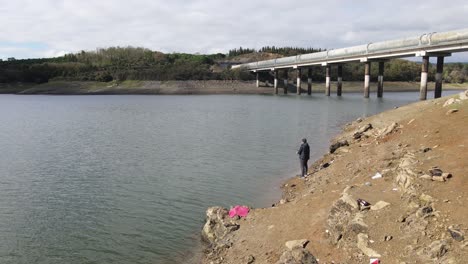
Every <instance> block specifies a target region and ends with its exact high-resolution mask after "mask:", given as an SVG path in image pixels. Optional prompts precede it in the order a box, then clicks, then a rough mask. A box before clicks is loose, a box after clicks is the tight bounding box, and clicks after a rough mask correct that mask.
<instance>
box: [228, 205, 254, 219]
mask: <svg viewBox="0 0 468 264" xmlns="http://www.w3.org/2000/svg"><path fill="white" fill-rule="evenodd" d="M249 210H250V209H249V208H248V207H247V206H242V205H236V206H234V207H233V208H232V209H231V210H229V217H231V218H233V217H234V216H236V215H238V216H240V217H246V216H247V214H249Z"/></svg>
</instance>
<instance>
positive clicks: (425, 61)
mask: <svg viewBox="0 0 468 264" xmlns="http://www.w3.org/2000/svg"><path fill="white" fill-rule="evenodd" d="M428 68H429V56H423V57H422V64H421V86H420V89H419V100H426V99H427V71H428Z"/></svg>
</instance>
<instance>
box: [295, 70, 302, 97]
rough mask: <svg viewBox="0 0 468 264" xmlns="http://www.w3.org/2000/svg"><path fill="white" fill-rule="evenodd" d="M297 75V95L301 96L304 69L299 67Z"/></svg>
mask: <svg viewBox="0 0 468 264" xmlns="http://www.w3.org/2000/svg"><path fill="white" fill-rule="evenodd" d="M296 74H297V79H296V93H297V94H298V95H300V94H301V92H302V91H301V74H302V69H301V68H299V67H297V69H296Z"/></svg>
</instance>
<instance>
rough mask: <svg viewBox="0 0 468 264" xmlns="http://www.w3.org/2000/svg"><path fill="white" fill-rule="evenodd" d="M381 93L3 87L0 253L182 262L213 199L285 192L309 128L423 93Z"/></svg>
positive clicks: (0, 257)
mask: <svg viewBox="0 0 468 264" xmlns="http://www.w3.org/2000/svg"><path fill="white" fill-rule="evenodd" d="M373 96H375V94H373ZM384 96H385V98H383V99H382V100H378V99H376V98H371V99H370V100H365V99H363V98H362V96H361V94H344V96H343V97H342V98H337V97H334V96H332V97H329V98H327V97H325V96H323V95H316V94H314V95H313V96H312V97H309V96H301V97H297V96H294V95H289V96H256V95H248V96H247V95H245V96H244V95H204V96H201V95H198V96H132V95H128V96H127V95H119V96H41V95H39V96H17V95H0V146H1V151H0V237H1V242H0V263H44V264H54V263H57V264H58V263H60V264H61V263H72V264H74V263H80V264H81V263H99V264H101V263H122V264H130V263H131V264H136V263H174V262H179V261H180V259H182V258H184V257H186V255H187V254H188V251H189V250H190V249H191V248H192V247H193V246H194V245H195V244H196V242H197V241H198V240H199V232H200V230H201V228H202V226H203V223H204V214H205V210H206V208H207V207H209V206H213V205H221V206H225V207H229V206H231V205H236V204H245V205H249V206H254V207H260V206H269V205H271V203H273V202H274V201H275V200H277V199H278V198H279V197H280V191H279V185H280V183H281V182H282V181H283V180H285V179H287V178H288V177H291V176H294V175H295V174H297V173H298V172H299V164H298V160H297V157H296V155H295V152H296V150H297V148H298V146H299V141H300V139H301V138H303V137H307V138H308V140H309V144H310V145H311V151H312V153H311V154H312V155H311V156H312V160H314V159H317V158H318V157H320V156H321V155H322V154H323V153H324V152H326V151H327V147H328V145H329V140H330V138H331V137H332V136H333V135H336V134H337V133H338V132H339V131H340V127H341V126H342V125H343V124H344V123H346V122H349V121H351V120H354V119H356V118H357V117H360V116H365V115H371V114H374V113H378V112H381V111H383V110H386V109H390V108H393V107H395V106H400V105H404V104H407V103H409V102H412V101H416V100H417V99H418V94H417V93H386V94H385V95H384Z"/></svg>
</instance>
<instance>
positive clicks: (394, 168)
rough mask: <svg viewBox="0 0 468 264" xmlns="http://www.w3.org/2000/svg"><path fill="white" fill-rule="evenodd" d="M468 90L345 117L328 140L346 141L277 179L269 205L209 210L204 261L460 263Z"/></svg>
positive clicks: (467, 186)
mask: <svg viewBox="0 0 468 264" xmlns="http://www.w3.org/2000/svg"><path fill="white" fill-rule="evenodd" d="M467 95H468V91H466V92H464V93H463V95H456V96H455V98H457V100H459V101H456V100H454V99H452V101H454V103H452V104H450V105H446V106H444V104H445V102H446V101H447V100H449V98H447V97H445V98H440V99H437V100H430V101H424V102H418V103H414V104H411V105H407V106H404V107H400V108H398V109H394V110H391V111H387V112H384V113H381V114H378V115H376V116H372V117H369V118H365V119H364V120H357V121H355V122H353V123H351V124H348V125H347V126H346V127H345V128H344V131H343V133H342V134H341V135H339V136H338V137H337V138H335V139H334V140H333V142H334V143H335V142H341V144H339V145H344V146H342V147H339V148H338V149H337V150H336V151H335V152H334V153H333V154H330V153H329V154H326V155H325V156H324V157H323V158H322V159H320V160H318V161H317V162H315V163H314V165H313V166H311V167H312V169H311V173H310V175H309V176H308V177H307V178H306V179H305V180H304V179H299V178H293V179H291V180H289V181H288V182H287V183H285V184H284V186H283V190H284V197H283V199H282V200H281V201H280V202H278V203H277V204H275V205H274V206H273V207H271V208H259V209H252V210H251V211H250V213H249V215H248V216H247V217H246V218H242V219H235V218H233V219H231V218H229V216H227V215H226V212H227V211H226V209H223V208H219V207H214V208H210V209H209V210H208V212H207V213H208V221H207V224H206V225H205V227H204V231H203V236H204V237H205V240H207V241H209V242H210V244H209V246H208V247H207V249H206V250H205V255H204V259H203V263H317V262H316V260H317V261H318V263H369V259H370V258H371V257H378V258H379V259H380V260H381V261H382V263H466V262H465V261H466V259H468V242H467V240H466V239H465V235H466V233H467V230H468V229H467V228H468V221H467V219H466V217H467V216H468V208H467V207H466V206H465V205H466V204H467V203H468V192H467V191H468V151H467V148H468V137H467V128H468V100H460V99H459V98H460V97H461V99H466V97H467ZM452 97H453V96H452ZM368 124H371V126H369V125H368ZM366 129H367V131H365V132H363V131H364V130H366ZM345 141H347V142H345ZM339 145H336V146H339ZM346 145H348V146H346ZM437 168H438V169H440V170H441V171H442V172H443V173H444V174H443V176H431V173H433V174H435V175H438V174H439V173H440V171H438V170H437ZM377 173H380V174H381V175H383V177H382V178H377V179H372V178H371V177H372V176H375V175H376V174H377ZM446 173H450V174H451V175H447V174H446ZM357 199H363V200H365V201H367V202H369V203H370V204H371V205H372V206H371V207H370V209H369V208H359V207H358V203H357V201H356V200H357ZM361 209H362V210H361ZM301 239H304V240H303V241H296V242H294V243H293V242H290V243H289V244H288V246H289V247H290V249H288V248H287V247H286V246H285V243H286V242H287V241H293V240H301ZM303 245H304V247H305V248H304V249H303V248H302V246H303Z"/></svg>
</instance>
